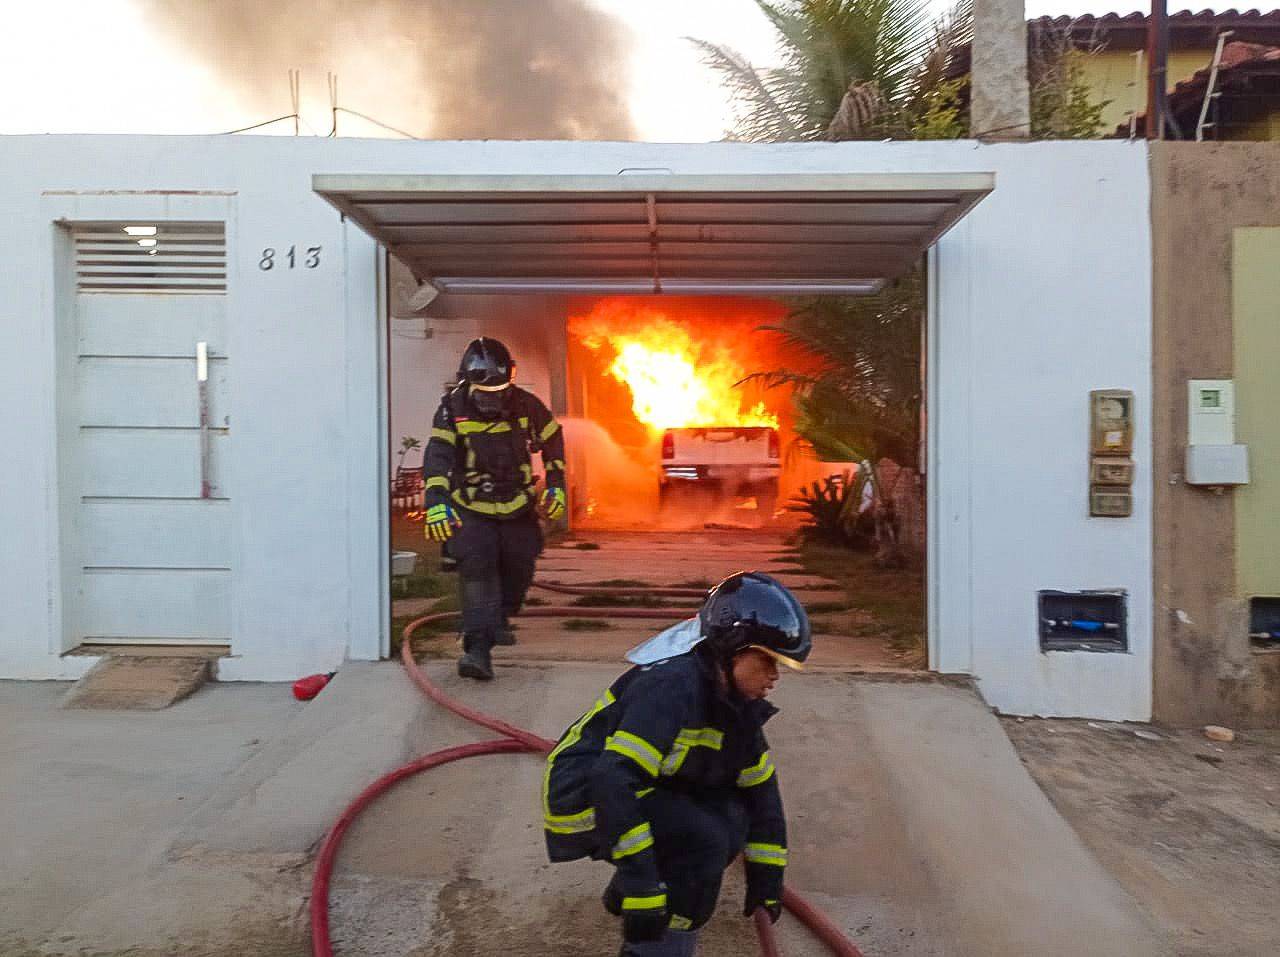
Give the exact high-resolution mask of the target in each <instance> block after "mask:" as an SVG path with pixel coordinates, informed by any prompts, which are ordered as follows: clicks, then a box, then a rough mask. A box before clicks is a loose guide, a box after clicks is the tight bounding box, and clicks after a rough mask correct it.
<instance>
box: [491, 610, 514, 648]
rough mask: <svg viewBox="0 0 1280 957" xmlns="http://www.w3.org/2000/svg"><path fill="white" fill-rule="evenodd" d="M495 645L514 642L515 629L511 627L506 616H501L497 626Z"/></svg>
mask: <svg viewBox="0 0 1280 957" xmlns="http://www.w3.org/2000/svg"><path fill="white" fill-rule="evenodd" d="M493 643H494V644H495V645H508V646H510V645H514V644H515V643H516V630H515V629H514V628H512V627H511V622H509V621H508V620H507V616H506V615H503V616H502V625H501V626H500V627H499V628H498V635H497V637H496V638H495V639H494V641H493Z"/></svg>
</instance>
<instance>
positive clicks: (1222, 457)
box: [1183, 379, 1249, 487]
mask: <svg viewBox="0 0 1280 957" xmlns="http://www.w3.org/2000/svg"><path fill="white" fill-rule="evenodd" d="M1183 472H1184V474H1185V476H1186V481H1187V484H1188V485H1208V486H1214V487H1221V486H1225V485H1248V484H1249V448H1248V446H1245V445H1237V444H1236V389H1235V383H1234V382H1233V381H1232V380H1230V379H1188V380H1187V458H1186V465H1185V468H1184V469H1183Z"/></svg>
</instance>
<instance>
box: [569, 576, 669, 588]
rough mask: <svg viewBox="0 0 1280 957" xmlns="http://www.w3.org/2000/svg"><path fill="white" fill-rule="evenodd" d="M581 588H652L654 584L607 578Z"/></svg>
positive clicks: (638, 580)
mask: <svg viewBox="0 0 1280 957" xmlns="http://www.w3.org/2000/svg"><path fill="white" fill-rule="evenodd" d="M576 587H579V588H652V587H653V582H642V581H641V580H640V579H638V578H606V579H604V580H603V581H598V582H587V583H586V584H585V585H579V586H576Z"/></svg>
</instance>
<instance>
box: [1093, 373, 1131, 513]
mask: <svg viewBox="0 0 1280 957" xmlns="http://www.w3.org/2000/svg"><path fill="white" fill-rule="evenodd" d="M1132 454H1133V393H1132V392H1131V391H1130V390H1128V389H1095V390H1094V391H1093V392H1090V393H1089V514H1090V515H1092V516H1095V517H1098V518H1125V517H1127V516H1129V515H1132V514H1133V491H1132V488H1133V474H1134V464H1133V459H1132V458H1131V457H1130V456H1131V455H1132Z"/></svg>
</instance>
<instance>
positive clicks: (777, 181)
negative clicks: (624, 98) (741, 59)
mask: <svg viewBox="0 0 1280 957" xmlns="http://www.w3.org/2000/svg"><path fill="white" fill-rule="evenodd" d="M995 185H996V182H995V173H990V172H978V173H758V174H742V173H726V174H720V173H713V174H703V173H697V174H683V173H671V174H661V175H654V174H644V175H640V174H624V175H599V174H592V175H554V174H552V175H546V174H528V175H525V174H520V175H505V174H496V173H494V174H483V175H453V174H435V173H316V174H313V175H312V177H311V188H312V189H313V190H314V191H315V192H317V193H319V194H321V195H322V196H325V197H326V198H328V197H331V196H333V195H335V194H350V193H405V194H412V195H420V196H423V197H424V198H425V197H426V196H427V195H429V194H438V195H439V196H451V197H456V198H458V199H463V198H465V194H492V193H508V194H513V195H520V194H538V193H543V194H563V193H613V194H619V195H628V194H631V195H639V196H643V195H644V194H647V193H657V194H666V193H759V194H762V195H767V194H769V193H838V192H845V193H876V192H890V193H903V192H914V193H921V192H930V193H983V194H985V193H989V192H991V191H992V190H993V189H995Z"/></svg>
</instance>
